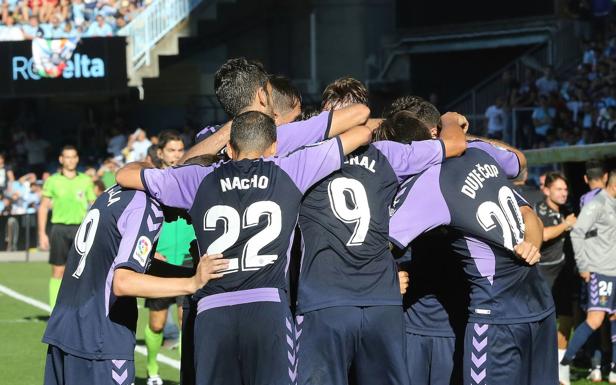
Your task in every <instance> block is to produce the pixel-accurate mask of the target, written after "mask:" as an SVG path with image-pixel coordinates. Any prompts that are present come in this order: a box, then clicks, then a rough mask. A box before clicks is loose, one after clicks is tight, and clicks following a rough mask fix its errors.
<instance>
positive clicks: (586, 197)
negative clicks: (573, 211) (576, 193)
mask: <svg viewBox="0 0 616 385" xmlns="http://www.w3.org/2000/svg"><path fill="white" fill-rule="evenodd" d="M600 192H601V189H600V188H594V189H592V190H590V191H589V192H587V193H586V194H584V195H582V196H581V197H580V210H581V209H582V207H584V205H585V204H587V203H588V202H590V201H591V200H592V199H593V198H594V197H596V196H597V194H599V193H600Z"/></svg>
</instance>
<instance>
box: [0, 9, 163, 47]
mask: <svg viewBox="0 0 616 385" xmlns="http://www.w3.org/2000/svg"><path fill="white" fill-rule="evenodd" d="M150 3H151V0H0V6H1V12H2V13H1V15H2V17H1V19H0V41H17V40H32V39H34V38H36V37H44V38H46V39H59V38H69V37H106V36H114V35H116V34H117V32H118V31H119V30H120V29H122V28H123V27H124V26H125V25H126V24H128V23H130V22H131V20H133V19H134V18H135V17H136V16H137V15H138V14H139V13H140V12H141V11H142V10H143V9H144V8H145V7H146V6H147V5H149V4H150Z"/></svg>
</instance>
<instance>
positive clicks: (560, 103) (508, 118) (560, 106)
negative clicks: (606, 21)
mask: <svg viewBox="0 0 616 385" xmlns="http://www.w3.org/2000/svg"><path fill="white" fill-rule="evenodd" d="M502 82H503V84H504V88H505V90H506V91H505V94H504V95H502V96H499V97H497V98H496V99H495V101H494V103H493V104H492V105H491V106H489V107H488V108H487V110H486V112H485V118H486V133H487V134H488V135H489V136H491V137H494V138H503V137H505V139H509V140H510V139H512V138H511V137H507V134H508V133H509V132H508V131H507V130H508V127H511V126H512V125H515V126H516V127H515V130H513V133H510V134H509V135H515V140H516V144H517V145H518V146H520V147H521V148H544V147H560V146H568V145H575V144H591V143H600V142H610V141H615V140H616V38H612V39H610V40H609V41H607V42H605V43H604V42H601V41H593V42H587V43H585V44H584V52H583V56H582V58H581V62H580V64H579V65H578V66H577V67H576V68H575V69H574V70H573V71H572V72H570V73H569V74H566V75H564V76H561V77H556V76H555V74H554V71H553V69H552V67H550V66H547V67H545V68H544V69H543V71H542V72H541V73H538V72H537V71H535V70H533V69H532V68H525V69H524V70H523V73H522V74H521V76H520V77H519V79H516V78H515V77H514V76H513V73H512V72H511V71H505V72H504V73H503V77H502ZM514 114H515V120H514V119H513V118H514V116H513V115H514Z"/></svg>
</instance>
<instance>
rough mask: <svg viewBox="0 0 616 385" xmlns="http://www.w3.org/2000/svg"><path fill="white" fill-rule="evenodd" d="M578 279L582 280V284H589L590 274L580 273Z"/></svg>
mask: <svg viewBox="0 0 616 385" xmlns="http://www.w3.org/2000/svg"><path fill="white" fill-rule="evenodd" d="M580 277H582V279H583V280H584V282H586V283H588V282H590V272H588V271H580Z"/></svg>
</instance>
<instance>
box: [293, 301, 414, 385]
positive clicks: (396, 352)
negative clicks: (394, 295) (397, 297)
mask: <svg viewBox="0 0 616 385" xmlns="http://www.w3.org/2000/svg"><path fill="white" fill-rule="evenodd" d="M296 323H297V334H298V346H299V350H298V367H299V384H302V385H308V384H310V385H317V384H318V385H321V384H327V385H346V384H348V383H349V378H351V379H352V380H351V382H352V383H353V384H356V385H364V384H365V385H374V384H379V385H406V384H408V373H407V369H406V346H405V330H404V313H403V311H402V307H401V306H369V307H358V306H336V307H331V308H325V309H320V310H315V311H311V312H308V313H306V314H304V315H303V316H298V317H297V319H296Z"/></svg>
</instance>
